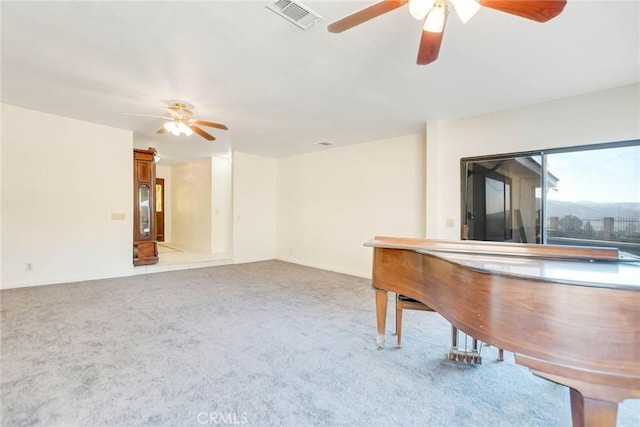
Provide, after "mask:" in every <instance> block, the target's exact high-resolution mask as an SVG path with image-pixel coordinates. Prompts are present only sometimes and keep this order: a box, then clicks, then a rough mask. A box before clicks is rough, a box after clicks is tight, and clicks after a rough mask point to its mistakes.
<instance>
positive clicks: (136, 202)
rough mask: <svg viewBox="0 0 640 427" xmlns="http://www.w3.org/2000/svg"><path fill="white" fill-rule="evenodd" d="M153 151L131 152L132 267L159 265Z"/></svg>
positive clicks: (138, 150)
mask: <svg viewBox="0 0 640 427" xmlns="http://www.w3.org/2000/svg"><path fill="white" fill-rule="evenodd" d="M154 154H155V151H152V150H140V149H134V150H133V265H149V264H155V263H157V262H158V244H157V242H156V224H155V221H156V220H155V187H156V164H155V163H154V161H153V160H154Z"/></svg>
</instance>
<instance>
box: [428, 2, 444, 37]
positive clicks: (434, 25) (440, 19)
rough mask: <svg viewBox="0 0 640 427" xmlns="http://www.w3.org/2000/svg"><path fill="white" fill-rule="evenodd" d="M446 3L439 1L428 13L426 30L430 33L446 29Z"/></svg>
mask: <svg viewBox="0 0 640 427" xmlns="http://www.w3.org/2000/svg"><path fill="white" fill-rule="evenodd" d="M445 7H446V6H445V4H444V2H442V1H438V2H437V3H436V4H435V6H433V8H432V9H431V11H430V12H429V14H428V15H427V19H426V20H425V21H424V28H423V29H424V30H425V31H428V32H430V33H441V32H442V30H444V20H445V16H446V9H445Z"/></svg>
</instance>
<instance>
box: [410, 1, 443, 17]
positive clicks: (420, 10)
mask: <svg viewBox="0 0 640 427" xmlns="http://www.w3.org/2000/svg"><path fill="white" fill-rule="evenodd" d="M435 2H436V0H409V13H411V16H413V17H414V18H415V19H417V20H419V21H422V20H423V19H424V18H425V16H427V14H428V13H429V11H430V10H431V8H433V5H434V3H435Z"/></svg>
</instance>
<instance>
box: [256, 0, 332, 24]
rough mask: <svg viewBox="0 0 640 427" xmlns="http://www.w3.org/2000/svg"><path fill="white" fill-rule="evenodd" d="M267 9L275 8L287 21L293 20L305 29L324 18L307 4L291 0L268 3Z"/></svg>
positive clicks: (277, 0)
mask: <svg viewBox="0 0 640 427" xmlns="http://www.w3.org/2000/svg"><path fill="white" fill-rule="evenodd" d="M267 9H271V10H273V11H274V12H275V13H277V14H278V15H280V16H282V17H284V18H285V19H286V20H287V21H290V22H293V23H294V24H296V25H297V26H298V27H300V28H302V29H303V30H306V29H307V28H309V27H310V26H312V25H313V24H315V23H316V22H318V21H319V20H321V19H322V16H320V15H318V14H317V13H316V12H314V11H313V10H311V9H309V8H308V7H307V6H304V5H302V4H300V3H298V2H295V1H291V0H276V1H274V2H273V3H270V4H268V5H267Z"/></svg>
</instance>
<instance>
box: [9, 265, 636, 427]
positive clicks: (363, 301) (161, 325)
mask: <svg viewBox="0 0 640 427" xmlns="http://www.w3.org/2000/svg"><path fill="white" fill-rule="evenodd" d="M1 297H2V300H1V304H2V349H1V361H2V370H1V374H2V377H1V387H2V390H1V398H2V411H1V415H2V425H3V426H34V425H42V426H140V425H152V426H198V425H247V426H272V425H274V426H280V425H281V426H382V425H394V426H395V425H403V426H414V425H415V426H454V425H455V426H474V427H477V426H488V425H491V426H569V425H570V424H571V421H570V409H569V393H568V390H567V389H566V388H565V387H562V386H559V385H556V384H553V383H551V382H548V381H545V380H542V379H540V378H537V377H535V376H533V375H532V374H530V373H529V372H528V370H527V369H525V368H523V367H520V366H517V365H514V363H513V356H512V354H511V353H507V360H506V361H505V362H503V363H499V362H495V361H494V360H495V357H496V354H497V351H496V349H495V348H491V347H489V348H485V349H484V350H483V356H484V358H485V361H484V363H483V364H482V365H481V366H470V365H464V364H458V363H456V362H450V361H447V360H445V353H446V351H447V349H448V346H449V343H450V341H449V340H450V335H449V334H450V329H449V325H448V323H447V322H445V321H444V320H443V319H442V318H441V317H440V316H439V315H437V314H434V313H425V312H416V311H407V312H406V314H405V322H404V328H403V329H404V334H403V335H404V336H403V344H404V346H403V348H402V349H401V350H398V349H394V348H393V346H392V345H389V344H393V342H394V339H395V337H394V336H393V335H391V332H392V331H389V334H388V336H387V340H388V345H387V348H386V349H385V350H383V351H378V350H377V349H376V344H375V308H374V295H373V291H372V290H371V288H370V283H369V281H368V280H365V279H360V278H356V277H352V276H347V275H343V274H337V273H332V272H327V271H323V270H317V269H312V268H308V267H303V266H299V265H294V264H288V263H284V262H279V261H266V262H259V263H251V264H241V265H230V266H222V267H211V268H203V269H197V270H185V271H175V272H168V273H158V274H151V275H144V276H137V277H127V278H117V279H109V280H98V281H89V282H82V283H69V284H62V285H51V286H43V287H36V288H24V289H15V290H5V291H2V293H1ZM390 307H392V306H391V305H390ZM392 316H393V310H389V320H388V325H390V326H391V328H393V326H392V325H393V321H392V320H393V317H392ZM639 413H640V401H638V400H627V401H625V402H624V403H623V404H622V405H621V406H620V410H619V415H618V425H619V426H634V427H637V426H638V425H640V415H639Z"/></svg>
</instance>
